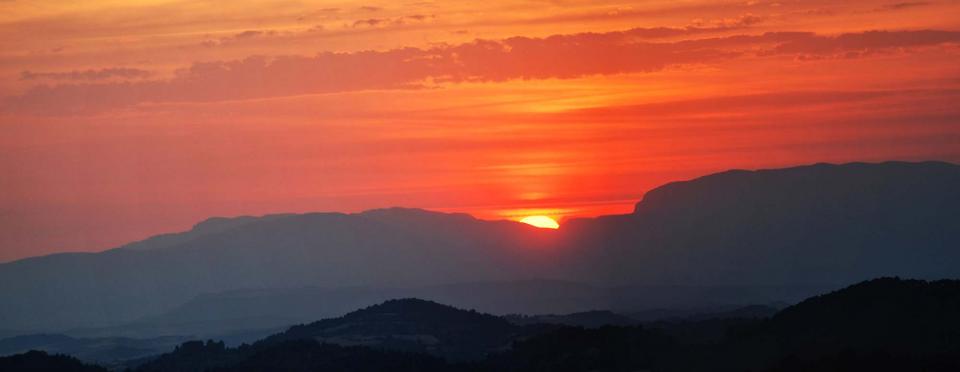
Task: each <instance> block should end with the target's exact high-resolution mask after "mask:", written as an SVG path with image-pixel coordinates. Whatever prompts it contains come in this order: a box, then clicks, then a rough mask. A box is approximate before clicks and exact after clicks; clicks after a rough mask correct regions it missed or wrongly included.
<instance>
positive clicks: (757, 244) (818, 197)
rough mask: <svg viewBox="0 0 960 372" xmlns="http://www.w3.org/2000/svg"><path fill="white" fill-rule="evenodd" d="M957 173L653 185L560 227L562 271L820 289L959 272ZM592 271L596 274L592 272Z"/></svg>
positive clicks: (844, 168) (809, 175)
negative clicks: (615, 212)
mask: <svg viewBox="0 0 960 372" xmlns="http://www.w3.org/2000/svg"><path fill="white" fill-rule="evenodd" d="M956 231H960V166H957V165H954V164H949V163H942V162H922V163H906V162H887V163H878V164H867V163H850V164H843V165H832V164H815V165H811V166H803V167H794V168H785V169H772V170H758V171H744V170H734V171H728V172H722V173H717V174H712V175H708V176H705V177H701V178H697V179H693V180H690V181H683V182H675V183H670V184H667V185H664V186H662V187H659V188H656V189H654V190H651V191H650V192H648V193H647V194H646V195H644V197H643V199H642V200H641V201H640V202H639V203H637V205H636V208H635V211H634V212H633V213H631V214H628V215H622V216H608V217H600V218H595V219H582V220H573V221H569V222H567V223H566V224H565V225H564V227H563V228H562V229H561V235H562V236H561V237H560V238H559V239H558V241H560V242H561V244H564V245H566V246H567V247H568V249H569V250H573V251H578V252H579V254H574V255H573V256H576V257H578V258H579V260H577V261H574V262H573V264H574V267H572V268H570V269H569V270H568V272H579V273H581V274H580V275H590V277H593V278H597V280H600V281H604V282H614V283H617V282H619V283H701V284H702V283H717V284H759V283H765V284H771V285H782V284H826V285H836V284H840V283H852V282H857V281H860V280H865V279H869V278H875V277H880V276H904V277H913V278H927V279H936V278H952V277H957V276H960V270H958V267H957V266H956V265H953V264H952V262H954V260H956V259H957V256H958V255H960V252H958V251H957V250H956V249H955V247H957V246H958V244H960V235H957V234H956ZM601 268H602V269H601Z"/></svg>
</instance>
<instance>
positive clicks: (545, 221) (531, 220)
mask: <svg viewBox="0 0 960 372" xmlns="http://www.w3.org/2000/svg"><path fill="white" fill-rule="evenodd" d="M520 222H523V223H525V224H528V225H530V226H534V227H539V228H541V229H556V228H559V227H560V224H558V223H557V221H556V220H554V219H552V218H550V217H547V216H527V217H524V218H523V219H521V220H520Z"/></svg>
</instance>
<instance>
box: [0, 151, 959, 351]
mask: <svg viewBox="0 0 960 372" xmlns="http://www.w3.org/2000/svg"><path fill="white" fill-rule="evenodd" d="M956 231H960V166H957V165H953V164H948V163H939V162H923V163H904V162H888V163H879V164H865V163H851V164H844V165H829V164H817V165H812V166H804V167H795V168H787V169H778V170H761V171H729V172H723V173H718V174H714V175H709V176H706V177H701V178H698V179H694V180H690V181H684V182H676V183H671V184H667V185H664V186H662V187H659V188H657V189H654V190H652V191H650V192H648V193H647V194H646V195H645V196H644V198H643V200H642V201H640V202H639V203H638V204H637V206H636V210H635V211H634V212H633V213H631V214H627V215H620V216H606V217H599V218H588V219H573V220H569V221H566V222H565V223H564V225H563V226H562V227H561V229H559V230H557V231H544V230H539V229H535V228H532V227H530V226H526V225H523V224H519V223H514V222H507V221H482V220H477V219H474V218H472V217H470V216H467V215H462V214H444V213H434V212H427V211H422V210H412V209H398V208H394V209H384V210H375V211H368V212H363V213H357V214H340V213H311V214H298V215H274V216H266V217H242V218H237V219H222V218H217V219H211V220H208V221H206V222H204V223H200V224H198V225H197V226H196V227H195V228H194V229H193V230H191V231H188V232H185V233H181V234H172V235H165V236H160V237H155V238H152V239H147V240H145V241H142V242H138V243H134V244H131V245H128V246H126V247H122V248H119V249H113V250H109V251H105V252H101V253H70V254H57V255H51V256H44V257H35V258H29V259H24V260H20V261H15V262H10V263H5V264H0V297H2V298H11V299H16V301H3V302H2V303H0V329H10V330H14V331H17V330H19V331H21V332H31V333H36V332H38V331H63V330H67V329H71V328H77V327H83V328H102V327H107V328H109V327H117V326H123V325H127V324H133V323H138V322H144V321H147V320H150V319H153V320H156V319H159V318H162V317H163V316H164V315H165V314H172V313H175V309H176V308H177V307H178V306H181V305H184V304H186V303H188V302H189V301H191V300H194V299H196V298H197V296H199V295H201V294H212V293H221V292H226V291H234V290H258V289H276V288H303V287H321V288H336V287H354V288H357V287H359V288H368V289H373V290H377V289H383V288H419V287H429V286H442V285H448V284H453V283H477V282H495V281H500V282H519V281H523V280H528V279H532V278H551V279H557V280H566V281H573V282H585V284H586V286H587V287H591V286H592V287H595V288H606V289H612V290H611V292H607V293H606V294H603V295H600V296H579V297H574V298H579V300H577V301H581V302H582V306H581V307H580V308H579V309H573V308H571V309H568V310H565V311H580V310H586V309H591V308H616V309H618V310H626V308H628V307H630V308H634V309H643V308H647V309H649V308H656V307H663V306H666V305H665V304H664V303H663V302H664V301H671V300H672V299H674V298H675V296H673V295H674V294H677V293H681V294H682V293H684V292H683V291H685V290H687V289H689V288H706V286H716V285H719V286H726V287H727V288H729V289H730V290H728V291H723V290H721V291H713V290H709V291H708V290H700V291H696V292H690V291H688V292H686V293H688V294H693V293H698V294H699V295H697V296H693V295H689V296H688V295H683V296H681V297H685V296H686V297H689V298H691V299H697V298H702V299H703V300H704V301H709V302H710V303H711V304H728V305H736V304H746V303H767V302H770V301H775V300H785V301H792V300H796V299H799V298H802V297H803V296H806V295H809V294H811V293H813V292H812V291H819V290H823V289H828V288H829V289H832V288H838V287H839V286H840V285H842V284H844V283H851V282H856V281H860V280H864V279H868V278H873V277H878V276H892V275H899V276H904V277H915V278H928V279H934V278H949V277H957V276H960V267H958V266H957V265H954V264H953V262H957V261H958V259H960V251H957V250H956V249H955V247H957V246H960V235H958V234H956ZM790 288H803V289H801V290H793V289H790ZM606 289H602V290H606ZM610 293H613V295H611V294H610ZM411 295H413V294H411ZM501 298H503V296H501ZM611 298H616V302H614V301H612V300H610V299H611ZM743 299H749V300H748V301H744V300H743ZM376 300H379V299H376ZM565 301H566V302H567V303H569V302H570V301H571V300H570V299H566V300H564V299H560V300H559V301H558V302H560V303H563V302H565ZM687 305H691V306H693V305H697V304H694V303H689V304H687ZM343 307H345V306H342V307H341V308H343ZM268 315H270V316H275V315H277V314H268ZM286 315H287V314H279V316H281V317H283V316H286ZM167 320H169V321H166V323H164V324H166V325H169V324H176V323H177V322H176V318H167ZM151 321H152V320H151ZM154 324H155V323H154ZM181 324H183V323H181ZM166 325H164V326H166ZM157 329H159V328H157Z"/></svg>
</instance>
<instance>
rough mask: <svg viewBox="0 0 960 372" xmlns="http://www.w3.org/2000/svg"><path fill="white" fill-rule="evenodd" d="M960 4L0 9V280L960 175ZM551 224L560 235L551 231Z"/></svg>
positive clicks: (14, 4) (165, 4)
mask: <svg viewBox="0 0 960 372" xmlns="http://www.w3.org/2000/svg"><path fill="white" fill-rule="evenodd" d="M958 15H960V1H949V0H939V1H910V0H906V1H904V0H892V1H881V0H864V1H845V2H837V1H819V0H811V1H786V0H785V1H764V0H759V1H702V0H685V1H642V2H640V1H636V2H623V1H590V0H584V1H566V0H552V1H513V0H510V1H505V0H484V1H471V0H466V1H409V2H404V1H382V2H377V1H363V2H342V1H341V2H337V1H306V0H304V1H294V0H290V1H272V2H266V1H245V0H238V1H230V2H223V1H202V0H201V1H166V0H155V1H154V0H150V1H119V0H90V1H82V2H78V1H58V0H44V1H23V0H6V1H0V133H2V136H0V261H9V260H14V259H18V258H23V257H28V256H36V255H42V254H49V253H53V252H68V251H99V250H103V249H107V248H111V247H115V246H118V245H120V244H123V243H126V242H130V241H134V240H139V239H143V238H146V237H148V236H151V235H154V234H159V233H165V232H172V231H182V230H186V229H189V228H190V227H191V226H192V225H193V224H195V223H197V222H198V221H201V220H203V219H205V218H208V217H211V216H236V215H262V214H269V213H284V212H311V211H340V212H357V211H362V210H366V209H371V208H380V207H390V206H405V207H418V208H427V209H431V210H438V211H447V212H465V213H470V214H472V215H474V216H476V217H478V218H483V219H514V220H519V219H522V218H524V217H527V216H531V215H547V216H551V217H553V218H556V219H559V220H561V226H562V221H563V219H565V218H571V217H590V216H597V215H605V214H620V213H629V212H630V211H632V209H633V205H634V204H635V203H636V202H637V201H638V200H640V199H641V198H642V196H643V194H644V193H645V192H646V191H648V190H650V189H651V188H654V187H656V186H659V185H661V184H664V183H667V182H671V181H677V180H684V179H690V178H694V177H697V176H700V175H704V174H708V173H712V172H717V171H723V170H727V169H733V168H737V169H756V168H775V167H785V166H795V165H802V164H810V163H816V162H851V161H868V162H876V161H884V160H944V161H951V162H960V104H958V103H960V63H958V61H960V58H958V57H960V16H958ZM561 228H562V227H561Z"/></svg>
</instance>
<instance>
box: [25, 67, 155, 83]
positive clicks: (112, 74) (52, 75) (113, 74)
mask: <svg viewBox="0 0 960 372" xmlns="http://www.w3.org/2000/svg"><path fill="white" fill-rule="evenodd" d="M151 74H152V73H151V72H150V71H147V70H141V69H136V68H127V67H110V68H103V69H97V70H94V69H90V70H78V71H67V72H33V71H22V72H20V80H40V79H51V80H106V79H111V78H123V79H139V78H146V77H149V76H150V75H151Z"/></svg>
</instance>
